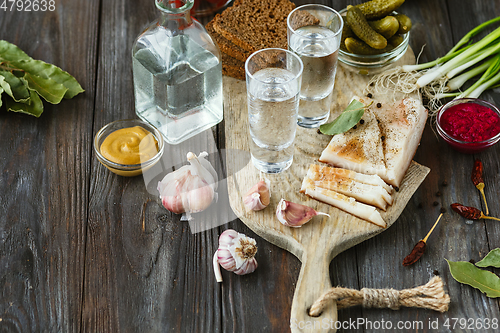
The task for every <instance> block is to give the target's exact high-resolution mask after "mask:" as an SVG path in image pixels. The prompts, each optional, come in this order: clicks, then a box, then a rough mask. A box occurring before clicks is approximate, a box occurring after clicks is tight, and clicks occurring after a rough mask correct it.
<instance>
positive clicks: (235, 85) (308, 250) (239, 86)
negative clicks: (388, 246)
mask: <svg viewBox="0 0 500 333" xmlns="http://www.w3.org/2000/svg"><path fill="white" fill-rule="evenodd" d="M414 62H415V56H414V54H413V52H412V51H411V50H410V49H408V51H407V52H406V54H405V55H404V56H403V57H402V58H401V59H400V60H399V61H398V63H397V64H401V63H414ZM368 81H369V77H367V76H364V75H360V74H357V73H353V72H350V71H348V70H346V69H345V68H344V67H343V66H341V65H340V64H339V66H338V69H337V75H336V80H335V90H334V95H333V105H332V112H331V113H332V115H331V117H330V120H332V119H333V118H334V117H335V116H336V114H337V113H338V112H341V111H342V110H343V109H345V107H346V106H347V105H348V103H349V101H350V99H351V98H352V96H354V95H358V96H361V95H362V93H363V89H364V88H365V87H366V86H367V83H368ZM373 97H374V98H376V99H381V98H382V96H373ZM414 97H417V98H419V97H418V96H414ZM386 98H388V97H386ZM246 99H247V97H246V86H245V82H244V81H241V80H236V79H233V78H230V77H224V119H225V131H226V132H225V134H226V149H227V152H228V153H227V154H226V158H227V174H228V175H229V177H228V182H227V183H228V191H229V198H230V204H231V208H232V209H233V211H234V212H235V214H236V215H237V216H238V217H239V218H240V219H241V220H242V221H243V223H245V224H246V225H247V226H248V227H249V228H250V229H252V230H253V231H254V232H255V233H256V234H258V235H260V236H261V237H262V238H264V239H266V240H267V241H269V242H271V243H273V244H275V245H277V246H279V247H281V248H283V249H285V250H287V251H290V252H291V253H293V254H294V255H295V256H297V258H299V259H300V261H301V262H302V266H301V270H300V275H299V278H298V281H297V286H296V289H295V293H294V297H293V301H292V309H291V318H290V320H291V324H294V325H291V328H292V332H309V331H310V332H313V331H314V332H318V331H332V330H331V329H326V330H323V329H321V327H323V326H329V327H330V326H332V325H321V324H322V323H325V322H328V323H331V322H332V321H333V322H335V321H336V320H337V306H336V304H335V303H333V302H332V304H331V305H330V306H329V307H328V308H327V309H325V311H323V313H322V314H321V316H320V317H316V318H313V317H310V316H309V315H308V313H307V309H308V308H309V307H310V306H311V305H312V304H313V302H314V301H315V300H316V299H317V298H318V297H319V296H320V295H321V294H322V293H323V292H325V291H326V290H328V289H329V288H331V286H332V285H331V281H330V274H329V266H330V262H331V260H332V259H333V258H334V257H335V256H336V255H337V254H339V253H340V252H342V251H344V250H346V249H348V248H350V247H352V246H354V245H356V244H358V243H360V242H362V241H364V240H367V239H369V238H371V237H373V236H375V235H377V234H378V233H380V232H382V231H384V230H386V229H382V228H380V227H378V226H375V225H373V224H371V223H368V222H366V221H364V220H361V219H359V218H356V217H354V216H353V215H350V214H348V213H345V212H343V211H341V210H339V209H337V208H334V207H332V206H329V205H327V204H324V203H321V202H318V201H316V200H314V199H311V198H309V197H307V196H305V195H303V194H301V193H299V189H300V187H301V183H302V179H303V178H304V176H305V174H306V171H307V168H308V167H309V165H310V164H311V163H318V161H317V160H318V158H319V156H320V154H321V151H322V150H323V149H324V148H325V147H326V146H327V145H328V143H329V141H330V138H331V137H330V136H327V135H322V134H318V132H317V130H316V129H304V128H301V127H298V130H297V136H296V139H295V152H294V160H293V164H292V166H291V167H290V169H288V170H287V171H285V172H283V173H281V174H278V175H266V178H268V179H269V180H270V182H271V203H270V204H269V206H268V207H267V208H266V209H264V210H262V211H258V212H248V213H247V212H246V211H245V207H244V205H243V200H242V197H243V195H245V193H246V192H247V191H248V189H250V188H251V187H252V186H253V185H254V184H256V183H257V182H258V181H259V179H260V175H259V172H258V170H257V169H256V168H255V167H254V166H253V165H252V162H251V161H249V163H248V164H246V165H241V161H240V159H236V158H231V156H229V155H230V152H231V151H233V152H234V149H236V150H243V151H247V152H249V151H250V150H249V140H250V137H249V134H248V116H247V112H248V111H247V102H246ZM429 171H430V170H429V169H428V168H427V167H424V166H421V165H419V164H417V163H415V162H412V164H411V166H410V168H409V169H408V171H407V173H406V175H405V178H404V180H403V183H402V185H401V187H400V189H399V192H397V193H396V194H395V195H394V204H393V205H392V206H390V208H388V209H387V211H386V212H382V217H383V218H384V220H385V221H386V222H387V225H388V227H389V226H391V225H392V224H393V223H394V222H395V221H396V220H397V219H398V217H399V215H400V214H401V212H402V211H403V209H404V208H405V206H406V204H407V203H408V200H409V199H410V198H411V196H412V195H413V193H414V192H415V191H416V190H417V188H418V187H419V185H420V184H421V182H422V181H423V180H424V178H425V177H426V175H427V174H428V173H429ZM281 198H285V199H286V200H289V201H293V202H297V203H302V204H305V205H307V206H310V207H313V208H314V209H316V210H317V211H321V212H325V213H328V214H330V217H325V216H316V217H314V218H313V219H312V220H311V221H310V222H309V223H307V224H305V225H304V226H302V227H301V228H289V227H286V226H284V225H282V224H281V223H280V222H279V221H278V220H277V218H276V215H275V211H276V207H277V204H278V202H279V200H280V199H281ZM367 287H369V286H367ZM331 320H332V321H331ZM307 322H309V326H312V325H316V329H304V330H300V329H299V326H301V327H303V326H305V325H306V324H307ZM313 327H314V326H313Z"/></svg>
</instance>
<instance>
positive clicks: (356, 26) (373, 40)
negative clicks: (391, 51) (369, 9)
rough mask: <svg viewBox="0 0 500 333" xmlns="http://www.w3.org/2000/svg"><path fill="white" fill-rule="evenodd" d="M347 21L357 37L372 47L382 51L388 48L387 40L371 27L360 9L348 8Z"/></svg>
mask: <svg viewBox="0 0 500 333" xmlns="http://www.w3.org/2000/svg"><path fill="white" fill-rule="evenodd" d="M346 21H347V24H349V27H350V28H351V29H352V31H353V32H354V33H355V34H356V36H358V38H359V39H361V40H362V41H364V42H365V43H366V44H368V45H370V47H372V48H374V49H377V50H381V49H383V48H385V47H386V46H387V39H385V38H384V36H382V35H381V34H379V33H378V32H376V31H375V30H373V29H372V27H370V25H369V24H368V22H367V21H366V18H365V17H364V15H363V13H362V12H361V10H360V9H359V8H357V7H354V6H347V14H346ZM346 47H347V45H346Z"/></svg>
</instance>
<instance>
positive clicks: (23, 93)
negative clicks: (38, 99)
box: [0, 71, 30, 103]
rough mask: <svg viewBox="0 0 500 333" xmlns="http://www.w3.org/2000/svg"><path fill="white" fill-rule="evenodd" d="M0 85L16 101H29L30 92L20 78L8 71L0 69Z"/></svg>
mask: <svg viewBox="0 0 500 333" xmlns="http://www.w3.org/2000/svg"><path fill="white" fill-rule="evenodd" d="M0 86H1V87H2V88H3V90H4V91H5V93H6V94H7V95H9V96H10V97H12V98H13V99H14V101H16V102H21V103H25V102H29V99H30V92H29V90H28V87H27V86H26V85H25V84H24V83H23V81H22V79H21V78H18V77H17V76H15V75H14V74H12V73H11V72H8V71H0Z"/></svg>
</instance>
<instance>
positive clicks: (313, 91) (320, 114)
mask: <svg viewBox="0 0 500 333" xmlns="http://www.w3.org/2000/svg"><path fill="white" fill-rule="evenodd" d="M343 24H344V23H343V20H342V17H341V16H340V14H339V13H337V12H336V11H335V10H333V9H332V8H330V7H327V6H323V5H304V6H300V7H297V8H295V9H294V10H293V11H292V12H291V13H290V14H289V15H288V18H287V27H288V29H287V36H288V49H289V50H290V51H292V52H294V53H295V54H297V55H298V56H299V57H300V59H301V60H302V62H303V64H304V72H303V74H302V88H301V91H300V106H299V115H298V122H297V123H298V124H299V125H300V126H302V127H306V128H313V127H319V126H320V125H321V124H324V123H326V122H327V121H328V117H329V115H330V107H331V104H332V92H333V87H334V83H335V74H336V72H337V59H338V54H339V47H340V39H341V35H342V27H343Z"/></svg>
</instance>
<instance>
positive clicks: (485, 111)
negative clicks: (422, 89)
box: [436, 98, 500, 154]
mask: <svg viewBox="0 0 500 333" xmlns="http://www.w3.org/2000/svg"><path fill="white" fill-rule="evenodd" d="M436 127H437V132H438V134H439V136H441V138H443V140H445V141H446V142H447V143H448V144H449V145H450V146H451V147H453V148H454V149H455V150H457V151H459V152H462V153H467V154H474V153H478V152H480V151H483V150H485V149H487V148H489V147H491V146H493V145H494V144H495V143H497V142H498V141H499V140H500V111H499V110H498V108H497V107H496V106H495V105H493V104H491V103H489V102H486V101H483V100H481V99H477V98H460V99H455V100H452V101H450V102H448V103H447V104H445V105H443V106H442V107H441V108H440V109H439V111H438V114H437V119H436Z"/></svg>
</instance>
